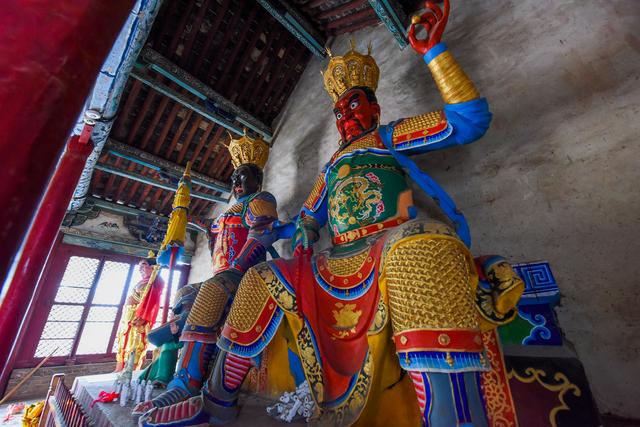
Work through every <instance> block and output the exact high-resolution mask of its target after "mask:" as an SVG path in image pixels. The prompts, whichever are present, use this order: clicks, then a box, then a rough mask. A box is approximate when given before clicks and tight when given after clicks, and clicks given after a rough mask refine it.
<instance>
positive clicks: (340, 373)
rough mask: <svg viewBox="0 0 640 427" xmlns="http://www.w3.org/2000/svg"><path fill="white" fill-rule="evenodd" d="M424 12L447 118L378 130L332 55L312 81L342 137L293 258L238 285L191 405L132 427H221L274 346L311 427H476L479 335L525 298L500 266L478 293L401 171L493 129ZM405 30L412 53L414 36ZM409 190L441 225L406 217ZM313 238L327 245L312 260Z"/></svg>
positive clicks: (471, 274)
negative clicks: (292, 375)
mask: <svg viewBox="0 0 640 427" xmlns="http://www.w3.org/2000/svg"><path fill="white" fill-rule="evenodd" d="M426 7H427V12H426V13H424V14H423V15H421V16H418V17H414V19H413V21H412V26H411V28H410V31H409V38H410V41H411V45H412V47H413V48H414V50H416V51H417V52H418V53H420V54H421V55H422V56H423V58H424V61H425V62H426V64H427V67H428V68H429V70H430V72H431V75H432V77H433V78H434V80H435V82H436V85H437V87H438V90H439V91H440V94H441V95H442V98H443V100H444V102H445V105H444V107H443V108H442V109H441V110H437V111H433V112H427V113H425V114H422V115H420V116H417V117H411V118H406V119H400V120H396V121H394V122H391V123H389V124H387V125H383V124H382V123H381V122H380V115H381V110H380V106H379V104H378V102H377V99H376V95H375V91H376V88H377V85H378V77H379V69H378V66H377V64H376V62H375V60H374V59H373V58H372V57H371V55H370V51H369V53H367V54H362V53H360V52H358V51H357V50H356V47H355V44H354V43H352V46H351V50H350V51H349V52H347V53H346V54H345V55H343V56H335V55H332V56H331V58H330V60H329V64H328V67H327V69H326V71H325V72H324V73H323V80H324V86H325V89H326V90H327V92H328V93H329V95H330V96H331V98H332V99H333V102H334V109H333V111H334V114H335V118H336V125H337V128H338V132H339V134H340V137H341V139H340V141H339V142H338V148H337V150H336V152H335V153H334V154H333V155H332V156H331V158H330V159H329V161H328V163H327V164H326V165H325V166H324V168H322V170H321V172H320V174H319V176H318V178H317V180H316V181H315V184H314V186H313V188H312V190H311V193H310V195H309V197H308V198H307V200H306V202H305V203H304V207H303V208H302V209H301V211H300V215H299V217H298V219H297V231H296V233H295V235H294V239H293V247H294V248H295V250H294V256H293V258H292V259H276V260H273V261H269V262H265V263H262V264H259V265H257V266H255V267H253V268H250V269H249V270H248V271H247V272H246V273H245V275H244V277H243V278H242V281H241V283H240V286H239V289H238V292H237V294H236V297H235V300H234V302H233V305H232V307H231V310H230V312H229V315H228V317H227V319H226V322H225V324H224V327H223V329H222V334H221V337H220V339H219V340H218V341H217V345H218V347H219V348H220V350H221V353H220V354H219V356H218V358H217V359H216V364H215V366H214V368H213V375H212V377H211V378H210V380H209V381H207V383H206V384H205V387H203V394H202V397H198V398H192V399H190V400H188V401H185V402H183V403H181V404H180V405H179V406H172V407H167V408H162V409H159V410H156V411H154V412H151V413H148V414H147V415H146V416H145V417H144V419H141V425H145V426H160V425H162V426H168V425H172V426H174V425H175V426H177V425H180V426H186V425H206V424H223V423H227V422H230V421H231V420H233V419H234V417H236V416H237V413H238V410H239V409H238V395H239V390H240V384H241V382H242V380H243V379H244V377H245V376H246V374H247V372H248V371H249V369H250V368H251V367H252V366H258V365H259V364H260V362H261V357H262V354H263V351H264V350H265V349H266V348H267V346H269V344H270V343H271V342H272V340H273V338H274V336H275V335H276V333H283V334H285V335H286V336H288V337H290V340H289V345H290V347H291V349H292V350H293V351H295V353H296V354H297V355H298V356H299V358H300V361H301V366H302V370H303V371H304V378H305V380H306V381H307V383H308V389H309V390H310V393H311V396H312V398H313V401H314V402H315V412H314V414H313V415H312V416H311V417H310V419H309V420H308V421H309V422H310V423H312V424H314V425H325V426H344V425H361V426H391V425H393V426H401V425H408V426H416V425H420V424H422V425H428V426H437V427H451V426H456V425H464V426H476V427H484V426H487V419H486V416H485V412H484V408H483V400H482V396H481V392H480V384H479V375H478V374H479V373H480V372H481V371H484V370H487V369H488V365H487V363H486V360H485V356H484V348H483V342H482V338H481V331H482V329H483V328H485V329H486V328H492V327H495V326H496V325H498V324H500V323H504V322H507V321H509V320H510V319H511V318H513V315H514V313H515V311H514V310H515V309H514V307H515V304H516V302H517V300H518V298H519V296H520V295H521V293H522V291H523V284H522V281H519V280H515V279H513V277H512V276H515V274H514V273H513V271H512V269H511V268H510V267H509V266H508V264H507V266H506V267H505V266H504V265H503V263H502V262H490V263H484V264H483V265H482V267H481V268H486V271H482V272H481V273H482V277H491V278H495V279H496V280H483V283H485V285H483V286H482V287H479V285H478V270H477V269H476V266H475V262H474V259H473V257H472V255H471V253H470V251H469V246H470V234H469V229H468V227H467V224H466V221H465V219H464V216H463V215H462V214H461V213H460V212H459V211H458V209H456V207H455V205H454V204H453V202H452V200H451V199H450V198H449V196H448V195H447V194H446V193H445V192H444V190H443V189H442V188H440V186H439V185H438V184H437V183H436V182H435V181H434V180H432V179H431V178H430V177H429V176H428V175H426V174H425V173H424V172H422V171H421V170H420V169H419V168H418V167H417V166H416V165H415V164H414V163H413V161H412V160H411V159H410V157H411V156H413V155H416V154H422V153H427V152H431V151H435V150H441V149H445V148H447V147H451V146H455V145H462V144H468V143H471V142H473V141H475V140H477V139H479V138H480V137H482V136H483V135H484V133H485V132H486V130H487V129H488V127H489V123H490V121H491V114H490V112H489V110H488V104H487V101H486V100H485V99H484V98H481V97H480V94H479V92H478V90H477V89H476V87H475V86H474V84H473V83H472V81H471V80H470V79H469V78H468V77H467V75H466V74H465V73H464V71H463V70H462V68H461V67H460V65H459V64H458V63H457V62H456V60H455V59H454V58H453V56H452V54H451V53H450V52H449V50H448V49H447V47H446V46H445V44H444V43H441V40H440V39H441V35H442V33H443V31H444V28H445V25H446V23H447V19H448V14H449V2H448V0H445V1H444V5H443V9H440V7H438V6H436V5H435V4H434V3H431V2H427V4H426ZM418 25H419V26H422V27H424V29H425V30H426V33H427V38H426V39H425V40H421V39H418V38H416V36H415V29H416V26H418ZM409 179H411V180H413V181H414V182H415V183H416V184H417V185H418V186H419V187H420V188H421V189H422V190H423V191H425V192H426V193H427V194H428V195H429V196H430V197H431V198H432V199H433V200H434V201H436V203H438V205H439V206H440V208H441V210H442V212H443V213H444V214H445V215H446V216H447V217H448V219H449V221H448V223H443V222H438V221H435V220H432V219H416V218H417V213H418V212H417V209H416V207H415V206H414V204H413V195H412V190H411V187H410V185H409V181H408V180H409ZM325 226H326V227H327V228H328V232H329V234H330V237H331V242H332V245H331V246H330V247H329V248H328V249H326V250H323V251H321V252H317V253H316V254H313V244H314V243H315V242H316V241H317V240H318V237H319V230H320V229H321V228H322V227H325ZM505 269H506V270H505ZM503 270H505V271H503ZM507 276H508V277H507ZM498 278H500V280H497V279H498Z"/></svg>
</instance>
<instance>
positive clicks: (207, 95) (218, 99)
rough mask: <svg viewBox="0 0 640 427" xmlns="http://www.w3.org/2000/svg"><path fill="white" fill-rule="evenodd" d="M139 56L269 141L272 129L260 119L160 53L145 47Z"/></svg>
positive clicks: (225, 114) (218, 111)
mask: <svg viewBox="0 0 640 427" xmlns="http://www.w3.org/2000/svg"><path fill="white" fill-rule="evenodd" d="M140 58H141V59H142V60H143V61H145V62H146V63H147V64H148V65H147V66H148V67H149V68H150V69H152V70H153V71H155V72H157V73H160V74H162V75H163V76H165V77H167V78H168V79H170V80H171V81H173V82H175V83H176V84H178V85H179V86H181V87H183V88H185V89H186V90H188V91H189V92H190V93H192V94H194V95H195V96H197V97H198V98H200V99H201V100H202V101H204V103H205V105H206V106H207V107H208V108H210V109H211V110H212V111H213V112H214V113H218V114H221V115H222V116H225V117H228V118H230V119H232V120H236V121H238V122H239V123H241V124H242V125H244V126H246V127H248V128H249V129H251V130H252V131H254V132H256V133H258V134H259V135H261V136H262V137H263V139H264V140H265V141H270V140H271V138H273V131H272V130H271V128H270V127H269V126H267V125H266V124H264V123H263V122H262V121H261V120H260V119H258V118H256V117H254V116H253V115H251V114H249V113H248V112H246V111H245V110H243V109H242V108H240V107H239V106H237V105H235V104H234V103H233V102H231V101H229V100H228V99H226V98H225V97H224V96H222V95H220V94H219V93H218V92H216V91H215V90H213V89H212V88H211V87H210V86H208V85H206V84H205V83H204V82H202V81H201V80H199V79H198V78H196V77H195V76H193V75H192V74H190V73H188V72H187V71H185V70H183V69H182V68H180V67H178V66H177V65H176V64H174V63H173V62H171V61H169V60H168V59H167V58H165V57H164V56H162V55H161V54H160V53H158V52H156V51H155V50H153V49H151V48H150V47H145V48H144V49H143V50H142V53H141V55H140Z"/></svg>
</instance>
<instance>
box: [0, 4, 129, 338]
mask: <svg viewBox="0 0 640 427" xmlns="http://www.w3.org/2000/svg"><path fill="white" fill-rule="evenodd" d="M133 3H134V0H111V1H104V0H74V1H58V2H55V1H54V2H51V1H42V0H8V1H5V2H3V4H2V13H0V76H1V79H0V105H1V106H2V114H0V201H1V202H2V208H1V209H0V242H2V244H0V283H2V288H3V289H2V292H8V291H7V289H5V288H4V287H5V286H6V285H7V283H8V280H7V279H9V277H8V276H9V271H10V269H11V266H12V265H13V263H14V262H15V260H16V259H17V257H18V255H19V254H18V252H19V248H20V246H21V244H22V243H23V239H24V238H25V236H26V234H27V231H28V229H29V226H30V224H31V223H32V219H33V218H34V216H35V212H36V210H37V207H38V204H39V202H40V201H41V200H42V197H43V194H44V191H45V189H46V186H47V183H48V181H49V179H50V178H51V176H52V174H53V170H54V169H55V166H56V163H57V161H58V159H59V158H60V154H61V152H62V149H63V147H64V145H65V142H66V140H67V138H68V136H69V133H70V132H71V129H72V127H73V125H74V123H75V121H76V119H77V118H78V117H79V115H80V113H81V110H82V106H83V103H84V101H85V99H86V97H87V94H88V93H89V90H90V89H91V87H92V85H93V83H94V81H95V78H96V75H97V74H98V72H99V71H100V66H101V65H102V63H103V62H104V59H105V58H106V56H107V54H108V53H109V50H110V49H111V46H112V45H113V42H114V40H115V39H116V37H117V35H118V33H119V31H120V29H121V28H122V25H123V23H124V22H125V19H126V17H127V14H128V13H129V11H130V10H131V9H132V7H133ZM67 185H69V187H70V188H72V187H74V186H75V182H74V183H71V182H70V181H69V182H68V183H67ZM67 202H68V199H67V200H66V201H64V200H62V199H59V200H58V203H61V204H63V205H64V207H65V208H66V207H67V205H66V203H67ZM58 225H59V224H58ZM58 225H56V226H55V227H54V228H55V229H57V228H58ZM51 242H52V241H43V242H41V245H44V246H49V245H50V244H51ZM31 268H36V269H41V268H42V265H35V266H34V265H32V266H31ZM14 292H15V291H14ZM21 303H22V304H25V305H26V304H28V300H26V301H21ZM2 311H4V307H3V308H2ZM10 332H11V331H5V330H0V333H1V334H2V336H3V337H8V336H9V337H10V336H11V335H8V333H10ZM1 348H4V346H1Z"/></svg>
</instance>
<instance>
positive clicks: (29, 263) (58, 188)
mask: <svg viewBox="0 0 640 427" xmlns="http://www.w3.org/2000/svg"><path fill="white" fill-rule="evenodd" d="M89 132H90V130H89ZM83 136H84V137H85V138H82V139H83V140H81V137H78V136H74V137H73V138H71V140H70V141H69V143H68V144H67V149H66V150H65V152H64V154H63V155H62V159H60V162H59V164H58V167H57V168H56V171H55V173H54V175H53V178H52V179H51V182H50V183H49V186H48V188H47V192H46V194H45V196H44V199H43V200H42V204H41V205H40V208H39V209H38V213H37V214H36V217H35V220H34V223H33V226H32V227H31V230H29V234H28V235H27V239H26V241H25V244H24V248H23V250H22V253H21V254H20V257H19V258H18V261H17V265H16V269H15V272H14V274H13V277H12V280H11V282H10V284H9V287H8V289H7V293H6V295H5V298H4V300H3V301H2V307H1V308H0V331H1V333H2V337H3V338H2V339H3V340H4V341H5V344H6V345H3V346H2V347H0V361H2V362H3V367H2V373H1V374H0V395H1V394H2V392H3V391H4V387H5V386H6V381H8V379H9V375H10V374H11V370H12V368H13V362H14V360H15V356H16V354H15V352H14V345H15V343H16V342H17V340H18V333H19V332H20V325H21V324H22V321H23V319H24V318H25V315H26V314H27V309H28V308H29V303H30V301H31V299H32V297H33V295H34V293H35V290H36V285H37V283H38V282H39V279H40V276H41V274H42V270H43V268H44V266H45V264H46V261H47V258H48V257H49V254H50V252H51V249H52V247H53V243H54V242H55V239H56V236H57V235H58V230H59V229H60V224H61V223H62V220H63V218H64V215H65V213H66V211H67V206H69V201H70V200H71V197H72V196H73V192H74V190H75V188H76V184H77V183H78V180H79V179H80V175H81V174H82V170H83V169H84V165H85V163H86V161H87V157H89V154H91V151H92V150H93V145H92V144H91V142H90V141H89V140H88V138H87V137H88V134H87V133H85V132H83ZM12 344H14V345H12ZM12 352H13V354H11V353H12Z"/></svg>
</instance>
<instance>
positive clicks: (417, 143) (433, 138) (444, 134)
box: [395, 123, 453, 151]
mask: <svg viewBox="0 0 640 427" xmlns="http://www.w3.org/2000/svg"><path fill="white" fill-rule="evenodd" d="M452 133H453V126H451V123H448V124H447V127H446V129H444V130H442V131H440V132H438V133H435V134H433V135H427V136H425V137H424V138H418V139H412V140H409V141H405V142H401V143H399V144H397V145H396V146H395V148H396V150H398V151H404V150H409V149H411V148H414V147H422V146H425V145H433V144H436V143H438V142H440V141H443V140H445V139H447V138H448V137H449V136H450V135H451V134H452Z"/></svg>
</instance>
